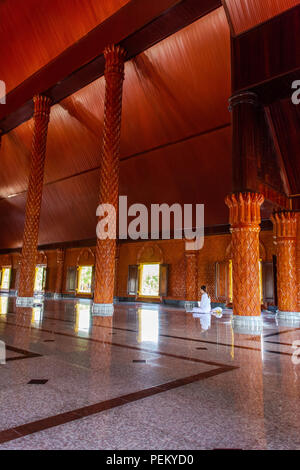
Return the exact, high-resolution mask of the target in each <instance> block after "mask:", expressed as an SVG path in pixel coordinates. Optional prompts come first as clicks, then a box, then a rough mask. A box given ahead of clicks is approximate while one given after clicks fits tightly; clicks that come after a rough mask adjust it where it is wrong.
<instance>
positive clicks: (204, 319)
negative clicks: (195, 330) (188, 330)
mask: <svg viewBox="0 0 300 470" xmlns="http://www.w3.org/2000/svg"><path fill="white" fill-rule="evenodd" d="M193 317H194V318H199V320H200V326H201V331H203V332H204V331H208V330H209V329H210V328H211V314H210V313H194V314H193Z"/></svg>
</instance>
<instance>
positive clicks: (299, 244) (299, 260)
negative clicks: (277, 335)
mask: <svg viewBox="0 0 300 470" xmlns="http://www.w3.org/2000/svg"><path fill="white" fill-rule="evenodd" d="M296 266H297V312H300V212H298V213H297V240H296Z"/></svg>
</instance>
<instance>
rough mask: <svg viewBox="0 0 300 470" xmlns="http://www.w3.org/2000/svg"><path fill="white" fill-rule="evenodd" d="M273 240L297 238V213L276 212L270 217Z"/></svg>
mask: <svg viewBox="0 0 300 470" xmlns="http://www.w3.org/2000/svg"><path fill="white" fill-rule="evenodd" d="M271 221H272V223H273V228H274V238H275V239H276V240H280V239H295V240H296V237H297V213H296V212H294V211H277V212H274V213H273V214H272V216H271Z"/></svg>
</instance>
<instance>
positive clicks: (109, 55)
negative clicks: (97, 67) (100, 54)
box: [104, 44, 126, 79]
mask: <svg viewBox="0 0 300 470" xmlns="http://www.w3.org/2000/svg"><path fill="white" fill-rule="evenodd" d="M125 57H126V51H125V49H123V48H122V47H121V46H116V45H114V44H110V45H108V46H106V48H105V49H104V58H105V71H104V75H107V74H118V75H121V76H122V78H123V79H124V61H125Z"/></svg>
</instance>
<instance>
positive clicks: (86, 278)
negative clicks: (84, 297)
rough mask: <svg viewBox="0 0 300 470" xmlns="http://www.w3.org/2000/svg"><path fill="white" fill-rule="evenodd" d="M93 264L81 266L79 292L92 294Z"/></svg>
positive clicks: (79, 269) (79, 270)
mask: <svg viewBox="0 0 300 470" xmlns="http://www.w3.org/2000/svg"><path fill="white" fill-rule="evenodd" d="M92 278H93V266H79V268H78V284H77V294H91V292H92Z"/></svg>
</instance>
